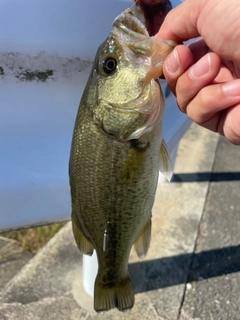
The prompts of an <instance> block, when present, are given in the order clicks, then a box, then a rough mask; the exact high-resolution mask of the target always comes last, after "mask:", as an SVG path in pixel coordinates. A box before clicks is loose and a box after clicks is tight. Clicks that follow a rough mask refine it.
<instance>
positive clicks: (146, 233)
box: [134, 218, 152, 259]
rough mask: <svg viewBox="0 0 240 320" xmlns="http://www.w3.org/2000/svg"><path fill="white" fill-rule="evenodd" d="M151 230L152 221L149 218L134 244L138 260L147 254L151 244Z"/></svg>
mask: <svg viewBox="0 0 240 320" xmlns="http://www.w3.org/2000/svg"><path fill="white" fill-rule="evenodd" d="M151 229H152V220H151V218H150V219H149V220H148V222H147V223H146V224H145V226H144V228H143V230H142V232H141V233H140V235H139V237H138V238H137V240H136V241H135V243H134V249H135V251H136V253H137V255H138V258H140V259H142V258H144V257H145V255H146V254H147V252H148V248H149V246H150V242H151Z"/></svg>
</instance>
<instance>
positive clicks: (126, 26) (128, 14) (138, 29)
mask: <svg viewBox="0 0 240 320" xmlns="http://www.w3.org/2000/svg"><path fill="white" fill-rule="evenodd" d="M113 27H117V28H119V29H120V30H121V31H122V32H123V33H126V34H127V35H128V36H130V37H137V38H139V36H140V35H142V36H144V37H145V36H148V37H149V33H148V31H147V29H146V27H145V26H144V24H143V23H142V22H141V21H140V20H139V19H138V18H136V17H135V16H134V13H133V12H132V11H131V10H130V9H126V10H125V11H124V12H122V13H120V14H119V15H118V16H117V17H116V18H115V19H114V21H113Z"/></svg>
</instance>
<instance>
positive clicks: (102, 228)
mask: <svg viewBox="0 0 240 320" xmlns="http://www.w3.org/2000/svg"><path fill="white" fill-rule="evenodd" d="M175 45H176V43H175V42H173V41H159V40H157V39H155V38H154V37H152V38H151V37H149V35H148V32H147V30H146V28H145V27H144V25H143V24H142V23H141V22H140V21H139V20H138V19H137V18H136V17H134V15H133V14H132V13H131V12H130V11H129V10H128V11H125V12H123V13H122V14H120V15H119V16H118V17H117V18H116V19H115V20H114V22H113V26H112V31H111V33H110V35H109V36H108V38H107V39H106V41H105V42H104V43H103V44H102V45H101V46H100V47H99V49H98V51H97V54H96V58H95V61H94V64H93V69H92V71H91V74H90V76H89V79H88V82H87V85H86V88H85V91H84V93H83V96H82V99H81V102H80V107H79V110H78V114H77V118H76V123H75V128H74V133H73V140H72V148H71V156H70V165H69V175H70V186H71V197H72V227H73V234H74V237H75V240H76V243H77V245H78V248H79V249H80V251H81V252H82V253H83V254H87V255H92V253H93V250H94V249H95V250H96V253H97V258H98V265H99V268H98V274H97V277H96V280H95V288H94V308H95V310H96V311H98V312H103V311H106V310H109V309H111V308H115V307H117V308H118V309H119V310H120V311H124V310H126V309H131V308H132V307H133V305H134V294H133V289H132V285H131V280H130V277H129V273H128V258H129V254H130V250H131V247H132V245H133V244H134V248H135V250H136V253H137V255H138V257H139V258H143V257H144V256H145V255H146V253H147V251H148V248H149V245H150V237H151V210H152V206H153V203H154V197H155V192H156V187H157V181H158V172H159V170H161V171H162V172H163V173H165V174H167V175H168V174H169V172H170V171H171V164H170V157H169V154H168V151H167V147H166V144H165V142H164V140H163V138H162V116H163V111H164V101H163V95H162V92H161V88H160V86H159V83H158V81H156V80H155V79H157V78H158V77H159V76H160V75H161V74H162V64H163V61H164V59H165V58H166V56H167V55H168V54H169V53H170V52H171V50H173V48H174V46H175Z"/></svg>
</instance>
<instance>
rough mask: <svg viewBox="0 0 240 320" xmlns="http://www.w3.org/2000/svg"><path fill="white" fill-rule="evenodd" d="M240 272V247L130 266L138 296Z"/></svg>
mask: <svg viewBox="0 0 240 320" xmlns="http://www.w3.org/2000/svg"><path fill="white" fill-rule="evenodd" d="M190 265H191V267H190ZM189 268H190V270H189ZM239 271H240V245H238V246H232V247H226V248H222V249H214V250H210V251H203V252H200V253H193V254H183V255H179V256H172V257H168V258H161V259H156V260H151V261H143V262H138V263H133V264H130V265H129V272H130V274H131V279H132V284H133V288H134V292H135V293H140V292H146V291H150V290H156V289H160V288H165V287H170V286H174V285H178V284H182V283H186V282H193V281H201V280H203V279H208V278H212V277H218V276H222V275H226V274H230V273H233V272H239Z"/></svg>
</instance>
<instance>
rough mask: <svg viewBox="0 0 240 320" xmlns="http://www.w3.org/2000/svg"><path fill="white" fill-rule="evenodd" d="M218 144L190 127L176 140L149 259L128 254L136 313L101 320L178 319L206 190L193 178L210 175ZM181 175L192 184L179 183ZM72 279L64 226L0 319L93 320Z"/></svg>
mask: <svg viewBox="0 0 240 320" xmlns="http://www.w3.org/2000/svg"><path fill="white" fill-rule="evenodd" d="M217 141H218V135H215V134H213V133H211V132H208V131H207V130H205V129H202V128H200V127H198V126H196V125H192V126H191V128H190V130H188V132H187V134H186V135H185V137H184V138H183V139H182V141H181V143H180V146H179V150H178V156H177V160H176V165H175V175H174V177H173V178H174V179H173V182H172V183H170V184H168V183H161V184H159V186H158V190H157V194H156V201H155V205H154V209H153V234H152V244H151V247H150V250H149V253H148V255H147V258H146V259H144V260H139V259H137V257H136V255H135V253H134V252H132V253H131V256H130V265H129V269H130V272H131V276H132V282H133V286H134V290H135V293H136V295H135V298H136V303H135V306H134V308H133V310H132V311H130V312H129V313H128V314H127V316H126V315H125V314H121V313H119V312H118V311H117V310H112V311H111V312H109V313H106V314H104V315H103V316H101V319H126V318H127V319H130V320H131V319H137V318H139V319H165V320H177V319H178V316H179V311H180V308H181V303H182V299H183V295H184V292H185V285H186V281H187V274H188V269H189V265H190V261H191V256H192V253H193V251H194V247H195V241H196V238H197V234H198V227H199V222H200V219H201V216H202V212H203V207H204V204H205V200H206V195H207V191H208V186H209V180H208V179H205V180H204V179H203V180H202V181H200V182H199V181H198V177H199V176H200V177H201V175H202V174H205V173H209V172H211V170H212V165H213V160H214V155H215V148H216V145H217ZM186 176H187V177H191V179H190V181H188V182H185V181H183V177H186ZM76 279H81V255H80V253H79V252H78V249H77V248H76V245H75V243H74V240H73V237H72V232H71V223H68V224H67V225H66V226H65V227H64V228H63V229H62V230H60V232H59V233H58V234H57V235H56V236H55V237H54V238H53V239H52V240H51V241H50V242H49V243H48V244H47V245H46V246H45V247H44V248H43V249H42V250H41V251H40V252H39V254H37V255H36V256H35V257H34V258H33V259H32V260H31V261H30V262H29V263H28V264H27V265H26V266H25V267H24V268H23V269H22V270H21V272H20V273H19V274H17V275H16V276H15V277H14V278H13V279H12V280H11V281H10V282H9V283H8V284H7V285H6V286H5V288H4V290H3V292H2V294H1V298H0V302H1V305H0V318H1V319H4V320H5V319H6V320H9V319H11V320H15V319H18V320H28V319H34V320H35V319H45V320H50V319H70V320H75V319H88V320H91V319H97V318H99V315H97V314H95V313H91V312H90V311H88V310H87V309H88V308H89V307H88V306H87V304H86V307H85V308H84V307H80V306H79V305H78V304H77V303H76V301H75V300H74V296H75V297H76V296H77V295H78V290H79V292H80V288H81V284H80V280H76ZM78 281H79V283H78ZM77 287H80V288H79V289H76V288H77ZM76 290H77V292H76ZM89 299H90V298H89Z"/></svg>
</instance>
